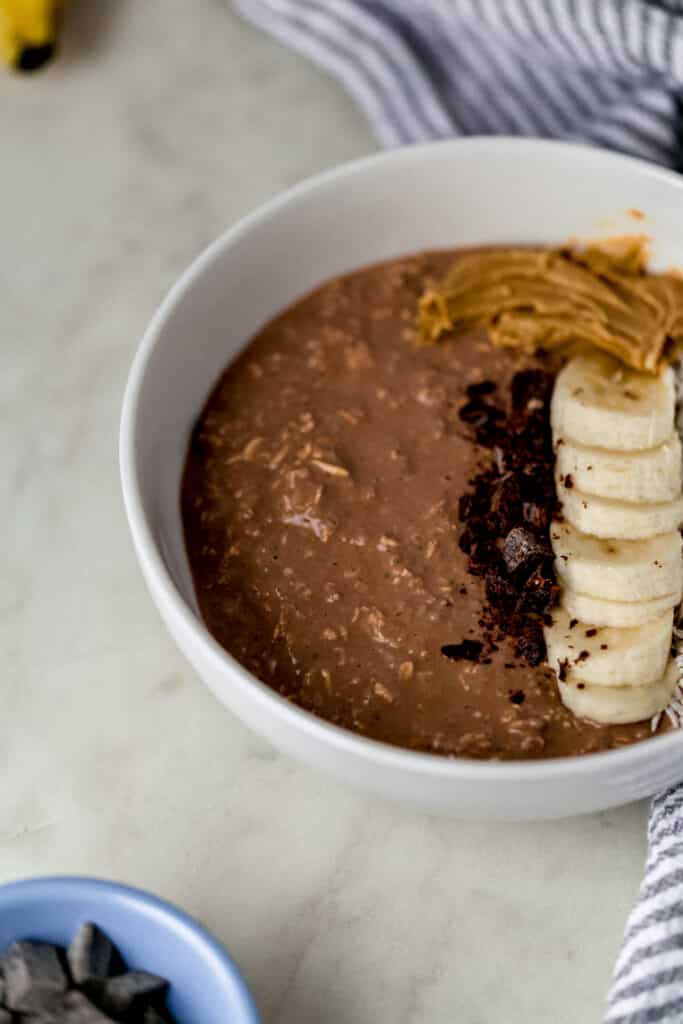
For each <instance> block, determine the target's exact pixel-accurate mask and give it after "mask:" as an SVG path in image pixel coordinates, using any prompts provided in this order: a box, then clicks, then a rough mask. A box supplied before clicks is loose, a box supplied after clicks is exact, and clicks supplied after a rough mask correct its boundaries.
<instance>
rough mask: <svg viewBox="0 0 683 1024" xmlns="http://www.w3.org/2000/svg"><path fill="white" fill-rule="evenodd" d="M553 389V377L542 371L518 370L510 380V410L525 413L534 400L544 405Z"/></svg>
mask: <svg viewBox="0 0 683 1024" xmlns="http://www.w3.org/2000/svg"><path fill="white" fill-rule="evenodd" d="M552 389H553V377H552V375H551V374H549V373H546V372H545V371H544V370H520V372H519V373H516V374H515V375H514V377H513V378H512V408H513V410H514V411H515V412H521V411H527V410H528V409H529V403H530V402H531V401H533V400H534V399H535V400H536V401H539V402H541V404H542V405H546V404H547V403H548V400H549V398H550V393H551V391H552Z"/></svg>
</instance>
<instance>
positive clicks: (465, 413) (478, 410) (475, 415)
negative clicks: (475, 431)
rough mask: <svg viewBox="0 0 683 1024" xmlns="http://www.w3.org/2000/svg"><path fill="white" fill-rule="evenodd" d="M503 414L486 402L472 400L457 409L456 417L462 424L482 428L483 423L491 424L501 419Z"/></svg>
mask: <svg viewBox="0 0 683 1024" xmlns="http://www.w3.org/2000/svg"><path fill="white" fill-rule="evenodd" d="M504 415H505V414H504V413H503V412H502V411H501V410H500V409H497V408H496V407H495V405H489V404H488V402H482V401H481V399H479V398H473V399H472V401H470V402H466V403H465V405H463V406H461V407H460V409H458V416H459V417H460V419H461V420H462V421H463V422H464V423H469V424H470V425H471V426H474V427H482V426H484V424H485V423H493V422H495V421H496V420H500V419H502V418H503V416H504Z"/></svg>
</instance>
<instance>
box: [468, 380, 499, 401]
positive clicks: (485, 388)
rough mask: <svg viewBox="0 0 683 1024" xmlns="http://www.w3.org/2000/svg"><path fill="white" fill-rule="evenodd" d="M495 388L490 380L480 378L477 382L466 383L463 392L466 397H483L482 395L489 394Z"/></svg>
mask: <svg viewBox="0 0 683 1024" xmlns="http://www.w3.org/2000/svg"><path fill="white" fill-rule="evenodd" d="M495 390H496V385H495V384H494V382H493V381H492V380H482V381H480V382H479V384H468V386H467V387H466V388H465V394H466V395H467V397H468V398H483V397H484V395H491V394H493V392H494V391H495Z"/></svg>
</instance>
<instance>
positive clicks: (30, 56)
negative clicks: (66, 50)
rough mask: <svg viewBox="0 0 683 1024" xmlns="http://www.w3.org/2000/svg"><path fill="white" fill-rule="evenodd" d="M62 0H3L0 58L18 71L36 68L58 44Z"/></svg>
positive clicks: (0, 16)
mask: <svg viewBox="0 0 683 1024" xmlns="http://www.w3.org/2000/svg"><path fill="white" fill-rule="evenodd" d="M62 5H63V3H62V0H0V58H2V59H3V60H4V61H5V63H6V64H8V65H9V66H10V67H12V68H15V69H16V70H17V71H35V70H36V69H37V68H39V67H42V65H43V64H45V63H46V62H47V61H48V60H49V59H50V58H51V57H52V54H53V53H54V51H55V47H56V45H57V36H58V34H59V26H60V21H61V13H62Z"/></svg>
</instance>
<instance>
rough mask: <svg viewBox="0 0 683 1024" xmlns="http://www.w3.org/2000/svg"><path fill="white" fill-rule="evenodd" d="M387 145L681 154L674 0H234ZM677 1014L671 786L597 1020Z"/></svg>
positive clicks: (677, 912) (617, 1023) (679, 834)
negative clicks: (501, 140) (318, 70)
mask: <svg viewBox="0 0 683 1024" xmlns="http://www.w3.org/2000/svg"><path fill="white" fill-rule="evenodd" d="M233 2H234V4H235V6H236V7H237V9H238V10H239V11H241V13H242V14H243V15H244V16H245V17H246V18H248V19H249V20H250V21H252V22H253V23H254V24H256V25H258V26H260V27H262V28H263V29H265V30H266V31H268V32H270V33H271V34H273V35H274V36H276V37H277V38H278V39H280V40H281V41H282V42H284V43H286V44H288V45H290V46H291V47H293V48H294V49H296V50H298V51H299V52H300V53H303V54H305V55H306V56H307V57H309V58H311V59H312V60H313V61H315V62H316V63H317V64H319V65H320V66H321V67H323V68H324V69H326V70H327V71H329V72H330V73H331V74H333V75H334V76H335V77H336V78H338V79H339V80H340V81H341V82H342V83H343V85H344V86H345V87H346V88H347V89H348V91H349V92H350V93H351V95H352V96H353V97H354V98H355V100H356V101H357V102H358V104H359V105H360V106H361V107H362V109H363V110H364V111H365V113H366V115H367V117H368V118H369V120H370V122H371V124H372V125H373V127H374V129H375V132H376V134H377V137H378V138H379V140H380V142H381V143H383V144H384V145H385V146H397V145H403V144H407V143H412V142H421V141H424V140H427V139H439V138H448V137H451V136H456V135H487V134H489V135H500V134H504V135H532V136H534V135H535V136H546V137H552V138H565V139H575V140H582V141H587V142H593V143H596V144H598V145H601V146H606V147H609V148H612V149H618V150H622V151H624V152H627V153H633V154H635V155H637V156H642V157H645V158H647V159H649V160H653V161H656V162H658V163H662V164H668V165H669V166H672V167H676V168H679V169H680V168H683V130H682V129H683V117H682V114H683V105H682V104H681V100H680V95H681V90H683V0H233ZM682 1021H683V787H681V788H680V789H674V790H669V791H668V792H666V793H664V794H663V795H662V796H660V797H658V798H657V799H656V800H655V801H654V803H653V808H652V813H651V817H650V826H649V852H648V861H647V869H646V875H645V879H644V881H643V885H642V888H641V893H640V898H639V901H638V903H637V905H636V907H635V909H634V910H633V913H632V915H631V918H630V920H629V922H628V926H627V932H626V938H625V942H624V947H623V950H622V953H621V955H620V957H619V961H618V963H617V966H616V969H615V976H614V980H613V985H612V990H611V992H610V995H609V1000H608V1012H607V1018H606V1024H674V1022H677V1024H680V1022H682Z"/></svg>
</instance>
